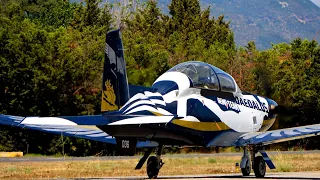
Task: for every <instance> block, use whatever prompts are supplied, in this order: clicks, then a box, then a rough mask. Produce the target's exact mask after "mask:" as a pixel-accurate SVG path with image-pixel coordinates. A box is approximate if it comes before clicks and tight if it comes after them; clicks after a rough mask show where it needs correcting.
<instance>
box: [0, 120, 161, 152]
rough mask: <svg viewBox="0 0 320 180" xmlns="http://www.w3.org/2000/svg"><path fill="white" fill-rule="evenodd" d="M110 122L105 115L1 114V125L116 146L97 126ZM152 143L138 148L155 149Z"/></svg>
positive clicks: (143, 144) (113, 140)
mask: <svg viewBox="0 0 320 180" xmlns="http://www.w3.org/2000/svg"><path fill="white" fill-rule="evenodd" d="M108 123H109V121H108V120H107V118H106V117H105V116H103V115H96V116H65V117H21V116H10V115H1V114H0V125H8V126H13V127H19V128H23V129H33V130H38V131H42V132H48V133H54V134H58V135H61V134H62V135H64V136H70V137H77V138H84V139H89V140H94V141H100V142H105V143H109V144H116V139H115V138H114V137H112V136H110V135H109V134H107V133H105V132H104V131H102V130H101V129H99V128H98V127H97V125H107V124H108ZM157 145H158V144H155V142H150V141H146V142H144V141H138V143H137V147H139V148H140V147H155V146H157Z"/></svg>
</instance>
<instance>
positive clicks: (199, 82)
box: [168, 61, 236, 92]
mask: <svg viewBox="0 0 320 180" xmlns="http://www.w3.org/2000/svg"><path fill="white" fill-rule="evenodd" d="M169 71H178V72H181V73H183V74H185V75H187V76H188V77H189V78H190V79H191V81H192V83H193V85H194V87H200V88H206V89H213V90H219V87H220V88H221V91H226V92H235V91H236V85H235V83H234V80H233V78H232V77H231V76H230V75H229V74H228V73H226V72H224V71H222V70H221V69H219V68H217V67H215V66H212V65H210V64H207V63H204V62H199V61H190V62H185V63H181V64H178V65H176V66H174V67H173V68H171V69H169V70H168V72H169ZM217 75H218V76H217ZM219 82H220V84H219Z"/></svg>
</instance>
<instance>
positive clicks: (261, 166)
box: [253, 156, 266, 178]
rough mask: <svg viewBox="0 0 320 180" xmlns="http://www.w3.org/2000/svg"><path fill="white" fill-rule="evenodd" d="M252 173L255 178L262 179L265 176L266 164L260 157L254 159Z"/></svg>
mask: <svg viewBox="0 0 320 180" xmlns="http://www.w3.org/2000/svg"><path fill="white" fill-rule="evenodd" d="M253 163H254V164H253V171H254V174H255V175H256V177H257V178H262V177H264V176H265V175H266V162H265V161H264V159H263V157H262V156H257V157H255V158H254V162H253Z"/></svg>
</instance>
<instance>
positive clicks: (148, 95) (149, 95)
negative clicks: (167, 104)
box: [144, 91, 162, 97]
mask: <svg viewBox="0 0 320 180" xmlns="http://www.w3.org/2000/svg"><path fill="white" fill-rule="evenodd" d="M144 94H145V95H146V96H147V97H151V96H160V97H162V95H161V94H160V93H158V92H156V93H153V92H149V91H145V92H144Z"/></svg>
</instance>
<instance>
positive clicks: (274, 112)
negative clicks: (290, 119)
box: [267, 99, 279, 115]
mask: <svg viewBox="0 0 320 180" xmlns="http://www.w3.org/2000/svg"><path fill="white" fill-rule="evenodd" d="M267 101H268V104H269V115H277V114H278V113H279V112H277V111H278V109H279V105H278V103H276V102H275V101H274V100H272V99H267Z"/></svg>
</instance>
